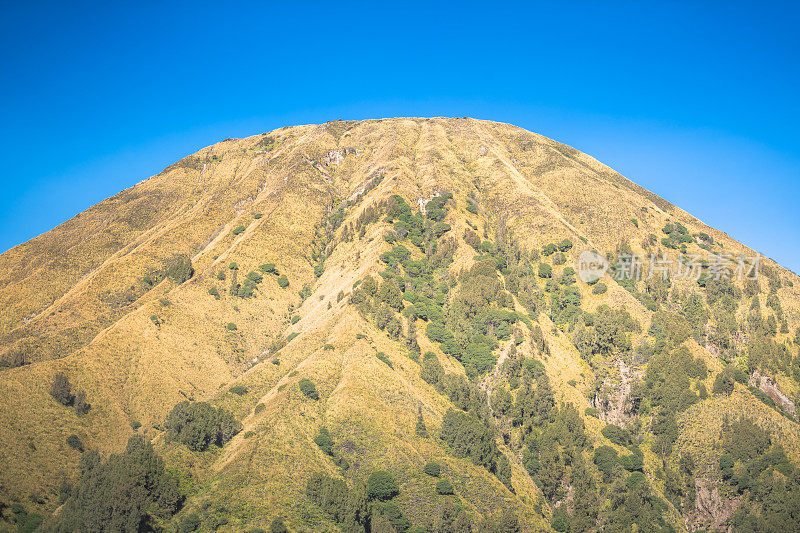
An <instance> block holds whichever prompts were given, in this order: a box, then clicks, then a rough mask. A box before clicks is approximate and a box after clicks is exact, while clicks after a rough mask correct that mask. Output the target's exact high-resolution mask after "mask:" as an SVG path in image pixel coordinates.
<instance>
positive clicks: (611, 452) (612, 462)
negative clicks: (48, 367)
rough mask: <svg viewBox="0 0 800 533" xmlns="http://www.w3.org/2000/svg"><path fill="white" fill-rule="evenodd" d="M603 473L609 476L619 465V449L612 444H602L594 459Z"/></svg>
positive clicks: (595, 452)
mask: <svg viewBox="0 0 800 533" xmlns="http://www.w3.org/2000/svg"><path fill="white" fill-rule="evenodd" d="M592 460H593V461H594V464H596V465H597V468H598V470H600V471H601V472H602V473H603V475H604V476H605V477H606V478H608V477H609V476H610V475H611V474H612V473H613V472H614V469H615V468H616V466H617V451H616V450H615V449H614V448H612V447H611V446H600V447H599V448H597V449H596V450H595V451H594V457H593V459H592Z"/></svg>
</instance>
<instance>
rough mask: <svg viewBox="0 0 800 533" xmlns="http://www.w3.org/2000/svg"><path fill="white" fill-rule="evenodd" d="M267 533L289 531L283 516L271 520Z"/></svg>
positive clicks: (287, 532) (284, 532)
mask: <svg viewBox="0 0 800 533" xmlns="http://www.w3.org/2000/svg"><path fill="white" fill-rule="evenodd" d="M269 533H289V529H288V528H287V527H286V524H284V523H283V518H281V517H280V516H279V517H277V518H275V520H273V521H272V523H271V524H270V525H269Z"/></svg>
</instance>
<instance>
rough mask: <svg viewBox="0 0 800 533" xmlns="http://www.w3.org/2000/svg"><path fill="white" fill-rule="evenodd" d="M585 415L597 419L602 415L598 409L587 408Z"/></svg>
mask: <svg viewBox="0 0 800 533" xmlns="http://www.w3.org/2000/svg"><path fill="white" fill-rule="evenodd" d="M583 414H585V415H586V416H593V417H595V418H599V417H600V413H599V412H598V410H597V409H595V408H594V407H587V408H586V409H585V410H584V411H583Z"/></svg>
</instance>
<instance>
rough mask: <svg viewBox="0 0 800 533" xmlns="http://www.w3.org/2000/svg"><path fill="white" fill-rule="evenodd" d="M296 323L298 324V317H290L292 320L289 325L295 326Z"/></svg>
mask: <svg viewBox="0 0 800 533" xmlns="http://www.w3.org/2000/svg"><path fill="white" fill-rule="evenodd" d="M298 322H300V315H294V316H293V317H292V319H291V323H292V325H295V324H297V323H298Z"/></svg>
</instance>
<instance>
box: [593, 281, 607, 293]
mask: <svg viewBox="0 0 800 533" xmlns="http://www.w3.org/2000/svg"><path fill="white" fill-rule="evenodd" d="M607 291H608V287H607V286H606V284H605V283H597V284H595V286H594V287H592V294H605V293H606V292H607Z"/></svg>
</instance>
